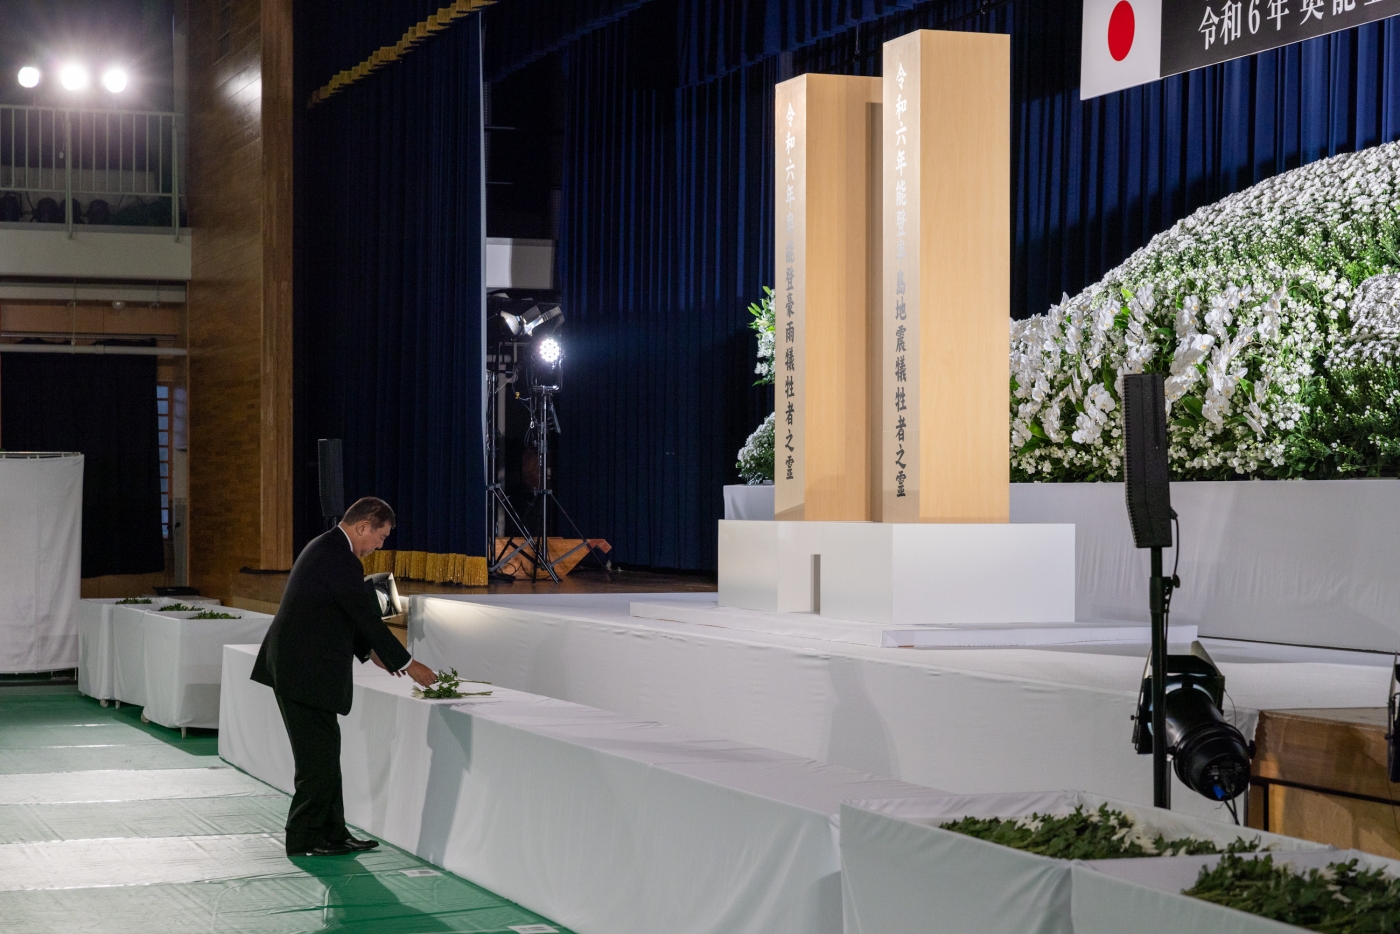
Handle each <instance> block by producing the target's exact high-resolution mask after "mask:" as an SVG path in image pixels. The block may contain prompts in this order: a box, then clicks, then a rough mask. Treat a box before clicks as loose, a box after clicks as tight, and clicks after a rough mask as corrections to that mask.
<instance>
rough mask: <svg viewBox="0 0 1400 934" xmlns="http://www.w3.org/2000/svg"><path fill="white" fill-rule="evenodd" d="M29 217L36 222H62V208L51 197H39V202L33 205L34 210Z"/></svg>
mask: <svg viewBox="0 0 1400 934" xmlns="http://www.w3.org/2000/svg"><path fill="white" fill-rule="evenodd" d="M30 217H31V218H32V219H33V221H34V222H35V223H36V224H61V223H63V209H62V208H61V207H59V206H58V202H57V201H55V200H54V199H52V198H40V199H39V203H38V204H36V205H34V211H33V213H32V214H31V215H30Z"/></svg>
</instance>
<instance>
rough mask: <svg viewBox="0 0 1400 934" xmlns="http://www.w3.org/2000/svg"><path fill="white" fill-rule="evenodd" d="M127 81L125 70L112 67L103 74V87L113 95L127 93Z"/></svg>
mask: <svg viewBox="0 0 1400 934" xmlns="http://www.w3.org/2000/svg"><path fill="white" fill-rule="evenodd" d="M126 81H127V78H126V70H125V69H122V68H116V67H112V68H108V69H107V70H106V71H104V72H103V73H102V86H103V87H104V88H106V89H107V90H108V91H110V92H112V93H113V94H120V93H121V92H122V91H125V90H126Z"/></svg>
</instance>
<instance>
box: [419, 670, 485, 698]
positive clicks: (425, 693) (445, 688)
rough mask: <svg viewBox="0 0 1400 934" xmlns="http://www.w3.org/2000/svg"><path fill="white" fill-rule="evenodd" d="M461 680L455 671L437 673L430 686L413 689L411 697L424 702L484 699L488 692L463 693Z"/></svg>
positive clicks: (472, 682)
mask: <svg viewBox="0 0 1400 934" xmlns="http://www.w3.org/2000/svg"><path fill="white" fill-rule="evenodd" d="M467 683H468V684H484V683H486V682H483V681H471V682H467ZM461 686H462V678H461V676H460V675H458V674H457V669H456V668H453V669H450V670H449V671H439V672H437V680H436V681H434V682H433V683H432V685H431V686H429V687H426V688H422V687H418V688H414V689H413V696H414V697H419V698H422V699H424V700H455V699H456V698H459V697H485V696H486V695H488V694H490V693H491V692H490V691H463V690H460V688H461Z"/></svg>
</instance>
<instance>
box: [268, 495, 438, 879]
mask: <svg viewBox="0 0 1400 934" xmlns="http://www.w3.org/2000/svg"><path fill="white" fill-rule="evenodd" d="M393 528H394V511H393V510H392V509H390V508H389V504H388V503H386V502H384V501H383V500H382V499H376V498H375V497H373V496H366V497H364V498H363V499H360V500H357V501H356V502H355V504H354V505H353V506H351V507H350V508H349V510H347V511H346V513H345V518H343V519H342V520H341V522H340V525H338V526H337V527H336V528H333V529H331V530H330V531H329V532H326V533H325V534H324V535H321V536H318V537H317V538H315V539H313V540H312V541H311V542H310V543H308V544H307V546H306V548H305V549H304V550H303V551H302V553H301V556H300V557H299V558H297V561H296V564H295V565H293V566H292V573H291V576H290V577H289V578H287V589H286V592H285V593H283V595H282V604H281V606H280V607H278V609H277V616H276V618H275V619H273V621H272V625H271V626H270V627H269V628H268V630H267V635H266V636H265V637H264V638H263V643H262V649H261V650H260V651H259V652H258V660H257V661H256V662H255V663H254V664H253V680H254V681H259V682H261V683H263V684H266V685H268V686H269V687H271V688H272V690H273V693H275V694H276V696H277V706H278V708H279V709H281V711H282V722H283V723H285V724H286V726H287V736H288V738H289V739H291V741H292V758H293V760H294V761H295V762H296V793H295V794H294V795H293V796H292V806H291V810H290V811H289V812H288V814H287V853H288V855H291V856H337V855H340V854H344V853H354V852H358V851H360V850H368V849H372V848H373V847H376V846H378V845H379V842H378V841H377V840H357V839H355V838H354V837H352V836H350V831H349V830H348V829H347V828H346V826H345V804H344V801H343V800H342V797H341V786H340V722H339V721H338V720H336V714H348V713H349V712H350V702H351V700H352V698H353V696H354V692H353V687H352V683H351V677H350V660H351V658H352V657H354V658H358V659H359V660H360V661H362V662H363V661H365V660H366V659H369V660H373V662H374V663H375V664H376V665H378V666H379V667H380V668H383V669H385V670H386V671H390V672H392V673H394V674H395V675H403V674H407V675H408V676H409V677H411V678H412V679H413V680H414V681H417V682H418V683H419V684H421V685H423V686H424V687H427V686H428V685H430V684H432V683H433V681H434V680H435V676H434V674H433V672H432V670H431V669H430V668H428V666H426V665H424V664H422V663H421V662H417V661H413V659H412V657H411V656H410V655H409V653H408V650H407V649H405V648H404V647H403V646H402V645H401V644H400V643H399V640H398V639H396V638H395V637H394V634H393V633H391V632H390V631H389V627H388V626H386V625H385V624H384V620H383V619H382V618H380V615H379V603H378V601H377V600H376V599H375V597H374V595H373V594H371V593H370V592H369V590H368V589H367V588H366V587H365V583H364V574H365V571H364V566H363V565H362V564H361V563H360V559H361V558H363V557H365V556H366V555H368V554H369V553H370V552H372V551H374V550H375V549H377V548H379V547H380V546H381V545H383V544H384V539H386V538H388V537H389V533H390V532H391V531H392V530H393Z"/></svg>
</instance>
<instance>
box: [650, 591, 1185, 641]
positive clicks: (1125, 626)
mask: <svg viewBox="0 0 1400 934" xmlns="http://www.w3.org/2000/svg"><path fill="white" fill-rule="evenodd" d="M628 613H629V615H631V616H634V617H636V618H638V619H657V620H669V621H671V622H676V623H694V624H695V625H697V626H716V627H718V628H720V629H739V630H743V631H745V632H766V633H771V634H773V635H778V636H798V637H802V638H810V639H821V640H822V641H824V642H848V643H850V644H851V645H872V646H882V647H884V648H887V649H932V648H956V647H964V648H992V647H995V646H1034V645H1040V646H1044V645H1085V644H1094V643H1101V644H1113V645H1148V644H1150V643H1151V642H1152V629H1151V627H1150V626H1147V625H1145V624H1143V623H1132V622H1117V621H1115V620H1102V619H1100V620H1083V621H1080V622H1077V623H1067V624H1043V625H1039V626H1014V625H1007V624H1001V625H995V624H989V625H981V626H935V625H925V626H910V627H905V628H896V627H891V626H887V625H885V624H884V623H867V622H861V621H859V620H846V619H835V618H832V617H829V616H820V615H818V614H816V613H764V612H762V611H760V610H743V609H736V608H734V607H728V606H720V605H719V602H718V601H717V600H709V601H705V602H696V601H694V600H688V601H685V602H681V603H666V602H652V601H649V600H644V601H634V602H633V603H631V604H630V605H629V607H628ZM1196 635H1197V633H1196V627H1195V626H1192V625H1189V624H1182V625H1175V626H1172V627H1171V630H1170V632H1169V633H1168V641H1169V642H1170V643H1171V644H1172V645H1180V646H1182V647H1183V651H1185V648H1186V647H1189V646H1190V644H1191V642H1192V641H1194V640H1195V638H1196Z"/></svg>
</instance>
